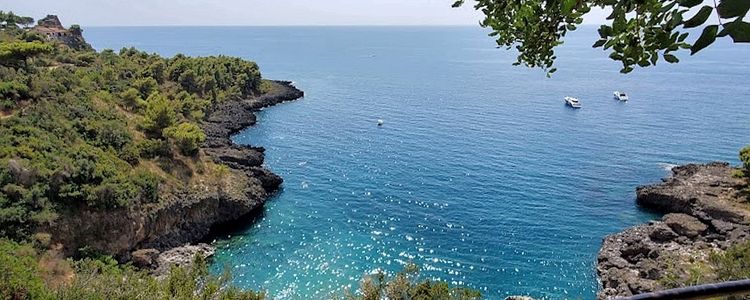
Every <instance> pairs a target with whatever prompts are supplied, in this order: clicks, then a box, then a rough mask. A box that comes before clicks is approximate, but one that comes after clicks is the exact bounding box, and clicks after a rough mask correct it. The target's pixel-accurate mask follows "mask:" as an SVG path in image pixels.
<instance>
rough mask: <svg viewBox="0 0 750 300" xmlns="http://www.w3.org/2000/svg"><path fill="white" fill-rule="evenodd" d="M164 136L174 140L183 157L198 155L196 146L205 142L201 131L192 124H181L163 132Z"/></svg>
mask: <svg viewBox="0 0 750 300" xmlns="http://www.w3.org/2000/svg"><path fill="white" fill-rule="evenodd" d="M164 135H165V136H167V137H169V138H170V139H172V140H174V143H175V145H177V148H179V149H180V152H181V153H182V154H183V155H188V156H192V155H195V154H197V153H198V146H200V143H202V142H203V141H205V140H206V134H205V133H203V130H202V129H201V128H200V127H198V125H195V124H193V123H181V124H180V125H178V126H175V127H170V128H167V129H165V130H164Z"/></svg>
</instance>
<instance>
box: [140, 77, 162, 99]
mask: <svg viewBox="0 0 750 300" xmlns="http://www.w3.org/2000/svg"><path fill="white" fill-rule="evenodd" d="M134 85H135V88H136V89H138V92H139V93H140V94H141V98H148V96H150V95H151V94H152V93H154V92H156V91H157V90H158V88H159V83H158V82H156V79H153V78H151V77H146V78H142V79H138V80H136V81H135V84H134Z"/></svg>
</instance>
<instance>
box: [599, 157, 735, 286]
mask: <svg viewBox="0 0 750 300" xmlns="http://www.w3.org/2000/svg"><path fill="white" fill-rule="evenodd" d="M733 170H734V169H733V168H732V167H731V166H729V164H726V163H711V164H706V165H696V164H691V165H686V166H681V167H675V168H674V169H673V170H672V172H673V175H672V176H671V177H669V178H667V179H665V180H664V182H663V183H661V184H655V185H649V186H643V187H639V188H638V189H637V202H638V204H639V205H641V206H643V207H646V208H649V209H653V210H655V211H657V212H659V213H664V214H666V215H665V216H664V217H663V218H662V219H661V220H660V221H652V222H650V223H648V224H644V225H639V226H636V227H633V228H629V229H627V230H625V231H623V232H620V233H617V234H613V235H610V236H607V237H605V238H604V242H603V245H602V248H601V250H600V251H599V257H598V262H597V273H598V275H599V279H600V282H601V285H602V289H601V291H600V292H599V295H598V297H599V299H607V298H611V297H614V296H629V295H634V294H639V293H645V292H651V291H656V290H661V289H665V288H666V287H665V286H664V285H665V283H666V280H665V278H664V277H665V274H666V272H670V273H679V270H680V268H681V267H684V264H690V263H695V262H701V261H706V259H707V258H708V256H709V255H710V254H711V253H713V252H714V251H721V250H723V249H726V248H728V247H730V246H731V245H734V244H736V243H739V242H742V241H746V240H748V235H749V234H750V211H749V210H748V209H747V208H746V207H745V206H746V205H747V203H746V201H747V200H746V199H745V198H744V196H742V195H739V191H740V190H741V188H742V187H743V184H744V182H743V181H742V180H740V179H737V178H734V177H732V172H733Z"/></svg>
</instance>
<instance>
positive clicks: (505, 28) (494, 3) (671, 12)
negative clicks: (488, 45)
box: [453, 0, 750, 74]
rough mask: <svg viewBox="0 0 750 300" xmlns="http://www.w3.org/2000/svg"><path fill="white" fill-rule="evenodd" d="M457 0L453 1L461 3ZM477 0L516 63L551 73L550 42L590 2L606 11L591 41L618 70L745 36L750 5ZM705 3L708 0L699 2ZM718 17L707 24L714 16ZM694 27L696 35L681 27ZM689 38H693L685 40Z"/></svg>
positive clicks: (733, 1)
mask: <svg viewBox="0 0 750 300" xmlns="http://www.w3.org/2000/svg"><path fill="white" fill-rule="evenodd" d="M465 1H466V0H457V1H456V2H455V3H454V4H453V6H454V7H459V6H462V5H464V3H465ZM717 1H719V2H716V1H714V2H708V1H703V0H477V1H476V4H475V5H474V7H475V8H476V9H477V10H480V11H482V12H483V13H484V15H485V16H486V18H485V19H484V21H482V22H481V25H482V26H483V27H488V28H491V29H492V30H493V32H492V33H491V34H490V35H491V36H494V37H496V38H497V44H498V45H499V46H503V47H507V48H508V49H510V48H511V47H515V48H516V50H518V52H519V55H518V61H517V62H516V64H524V65H526V66H529V67H541V68H543V69H545V70H547V72H548V74H551V73H554V72H555V71H556V69H555V68H554V67H553V64H554V61H555V59H556V58H557V57H556V56H555V51H554V49H555V47H556V46H559V45H560V44H562V43H563V38H564V37H565V35H566V34H567V33H568V32H569V31H573V30H576V28H577V26H578V25H580V24H581V23H582V22H583V17H584V16H585V15H586V14H587V13H589V12H591V9H592V8H595V7H598V8H603V9H605V11H611V14H610V15H609V16H608V17H607V21H608V23H607V24H605V25H601V27H600V28H599V40H597V41H596V42H595V43H594V45H593V47H594V48H603V49H604V50H608V51H610V55H609V57H610V58H611V59H613V60H615V61H619V62H621V63H622V66H623V67H622V70H621V72H622V73H629V72H631V71H633V69H634V68H635V67H636V66H640V67H648V66H652V65H655V64H656V63H657V61H658V60H659V57H661V58H662V59H664V60H665V61H666V62H668V63H676V62H679V59H678V58H677V56H676V55H675V53H676V52H678V51H679V50H681V49H689V50H690V54H691V55H694V54H696V53H698V52H699V51H701V50H703V49H705V48H706V47H708V46H710V45H711V44H712V43H714V42H715V41H716V39H717V38H722V37H727V36H728V37H729V38H731V39H732V40H733V41H734V42H735V43H747V42H750V23H748V22H745V21H744V20H743V19H744V18H745V16H746V15H747V12H748V9H750V1H748V0H717ZM704 2H705V3H710V4H709V5H703V4H704ZM712 16H717V17H718V20H719V23H718V24H710V23H712V22H713V21H709V20H711V19H714V20H716V19H717V18H712ZM690 28H699V31H700V34H699V36H698V38H696V39H694V40H692V39H688V36H690V35H693V34H694V33H693V32H691V31H689V30H686V29H690ZM690 40H692V41H690Z"/></svg>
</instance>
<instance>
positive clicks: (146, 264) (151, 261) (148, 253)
mask: <svg viewBox="0 0 750 300" xmlns="http://www.w3.org/2000/svg"><path fill="white" fill-rule="evenodd" d="M158 257H159V250H156V249H141V250H137V251H133V253H132V254H131V261H132V262H133V265H134V266H135V267H137V268H142V269H152V268H156V266H158V263H157V260H156V259H157V258H158Z"/></svg>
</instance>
